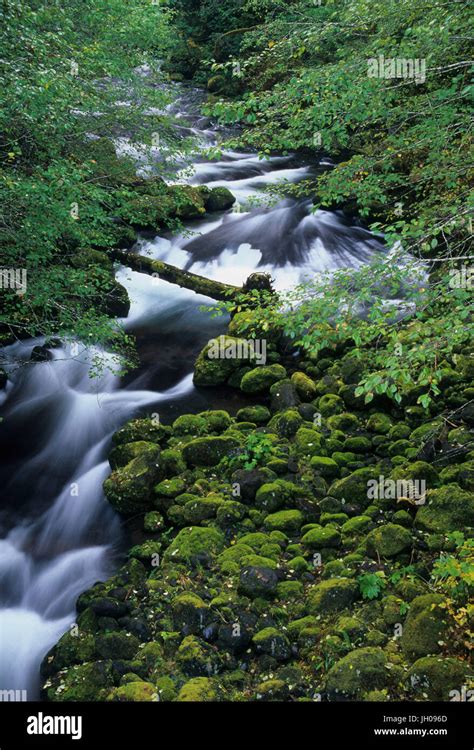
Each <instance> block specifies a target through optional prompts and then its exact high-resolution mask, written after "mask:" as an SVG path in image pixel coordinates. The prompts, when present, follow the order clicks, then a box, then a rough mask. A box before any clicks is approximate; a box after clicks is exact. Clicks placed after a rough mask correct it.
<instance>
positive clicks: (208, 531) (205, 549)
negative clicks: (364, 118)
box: [163, 526, 224, 566]
mask: <svg viewBox="0 0 474 750" xmlns="http://www.w3.org/2000/svg"><path fill="white" fill-rule="evenodd" d="M223 548H224V536H223V535H222V533H221V532H220V531H218V530H217V529H214V528H212V527H206V528H204V527H201V526H187V527H186V528H184V529H181V531H180V532H179V534H178V535H177V536H176V537H175V539H173V541H172V542H171V544H170V545H169V547H168V549H167V550H166V552H165V553H164V556H163V560H164V561H165V562H177V563H185V564H188V565H191V566H196V565H207V564H208V563H209V562H210V560H211V559H212V558H213V557H215V556H216V555H218V554H219V553H220V552H222V550H223Z"/></svg>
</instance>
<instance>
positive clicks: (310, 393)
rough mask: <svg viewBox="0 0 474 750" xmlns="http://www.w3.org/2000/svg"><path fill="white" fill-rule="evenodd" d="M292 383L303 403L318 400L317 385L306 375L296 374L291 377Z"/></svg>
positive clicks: (302, 373)
mask: <svg viewBox="0 0 474 750" xmlns="http://www.w3.org/2000/svg"><path fill="white" fill-rule="evenodd" d="M291 382H292V383H293V385H294V387H295V389H296V392H297V394H298V396H299V397H300V398H301V399H302V401H312V400H313V399H314V398H316V384H315V382H314V380H311V378H310V377H308V375H306V373H304V372H294V373H293V375H292V376H291Z"/></svg>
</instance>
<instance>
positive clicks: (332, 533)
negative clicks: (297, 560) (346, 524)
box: [301, 526, 341, 551]
mask: <svg viewBox="0 0 474 750" xmlns="http://www.w3.org/2000/svg"><path fill="white" fill-rule="evenodd" d="M301 542H302V544H304V546H305V547H307V548H308V549H310V550H316V551H318V550H321V549H324V548H325V547H338V546H339V545H340V543H341V535H340V533H339V531H338V530H337V529H335V528H333V527H332V526H315V527H314V528H312V529H311V530H310V531H308V532H307V533H306V534H305V535H304V536H303V537H302V539H301Z"/></svg>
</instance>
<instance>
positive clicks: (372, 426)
mask: <svg viewBox="0 0 474 750" xmlns="http://www.w3.org/2000/svg"><path fill="white" fill-rule="evenodd" d="M366 426H367V429H368V430H369V432H376V433H377V434H378V435H387V434H388V433H389V432H390V430H391V428H392V420H391V419H390V417H389V416H388V415H387V414H383V413H379V414H372V415H371V416H370V417H369V419H368V420H367V425H366Z"/></svg>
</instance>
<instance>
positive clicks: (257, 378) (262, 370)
mask: <svg viewBox="0 0 474 750" xmlns="http://www.w3.org/2000/svg"><path fill="white" fill-rule="evenodd" d="M285 377H286V370H285V368H284V367H283V366H282V365H278V364H274V365H260V366H259V367H255V368H254V369H253V370H250V372H247V373H246V374H245V375H244V376H243V378H242V380H241V381H240V388H241V390H242V391H243V392H244V393H264V392H266V391H269V390H270V386H272V385H273V383H277V382H278V381H279V380H282V379H283V378H285Z"/></svg>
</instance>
